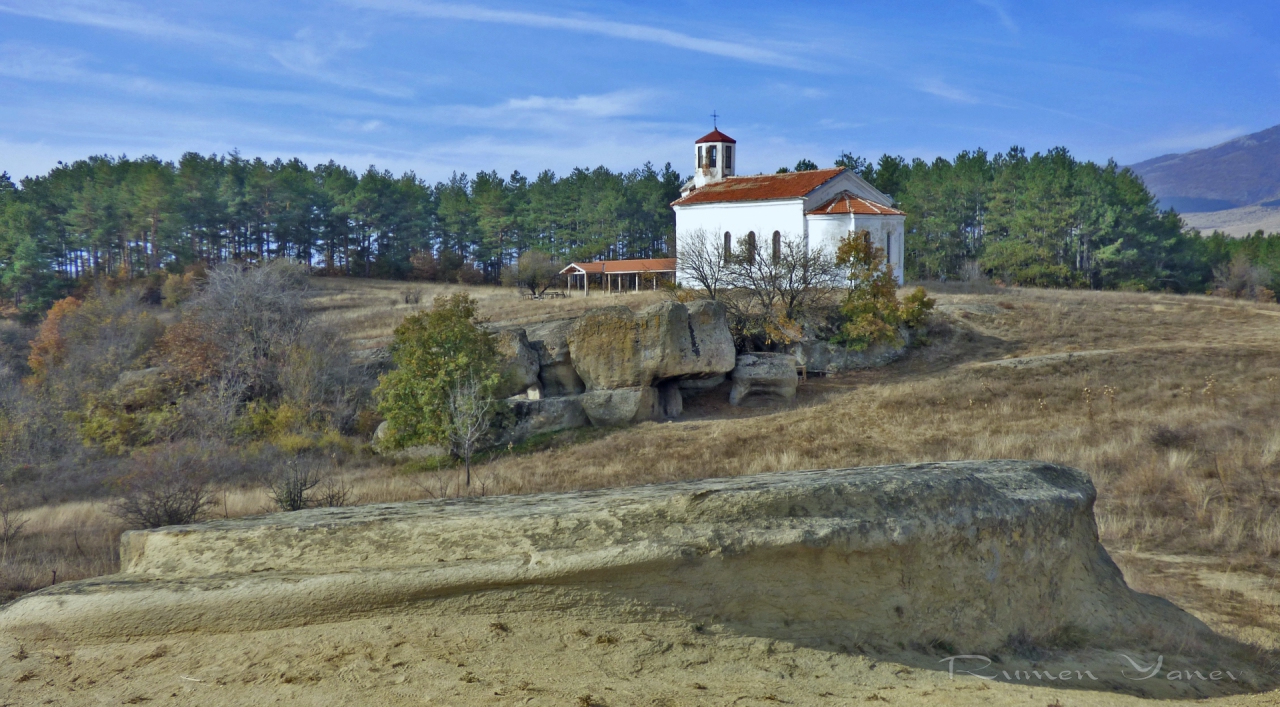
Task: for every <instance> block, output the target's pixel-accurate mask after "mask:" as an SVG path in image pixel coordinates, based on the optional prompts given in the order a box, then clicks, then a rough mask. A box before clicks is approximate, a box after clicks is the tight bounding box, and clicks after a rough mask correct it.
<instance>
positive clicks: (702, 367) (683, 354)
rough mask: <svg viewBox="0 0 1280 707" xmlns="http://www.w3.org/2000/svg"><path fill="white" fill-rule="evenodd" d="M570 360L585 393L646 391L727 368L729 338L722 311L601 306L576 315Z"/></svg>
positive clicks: (712, 306) (707, 304)
mask: <svg viewBox="0 0 1280 707" xmlns="http://www.w3.org/2000/svg"><path fill="white" fill-rule="evenodd" d="M568 343H569V352H570V357H571V358H572V360H573V366H574V369H575V370H576V371H577V372H578V376H579V377H581V378H582V380H583V382H584V383H586V386H587V389H588V390H606V389H614V388H633V387H644V386H651V385H653V384H654V383H655V382H658V381H660V380H668V379H678V378H685V377H691V378H698V377H707V376H714V375H717V374H721V373H727V372H728V371H730V370H732V369H733V365H734V348H733V338H732V336H731V335H730V333H729V327H728V324H727V323H726V322H725V312H724V307H723V306H721V305H720V304H719V303H717V302H712V301H699V302H695V303H692V304H691V305H689V306H687V307H686V306H685V305H683V304H680V303H679V302H663V303H661V304H656V305H653V306H652V307H648V308H646V309H643V310H641V311H640V312H632V311H631V310H630V309H627V308H626V307H622V306H617V307H603V308H601V309H597V310H593V311H590V312H587V313H586V314H584V315H582V316H581V317H579V318H578V319H577V321H575V322H574V325H573V328H572V329H571V330H570V331H569V333H568Z"/></svg>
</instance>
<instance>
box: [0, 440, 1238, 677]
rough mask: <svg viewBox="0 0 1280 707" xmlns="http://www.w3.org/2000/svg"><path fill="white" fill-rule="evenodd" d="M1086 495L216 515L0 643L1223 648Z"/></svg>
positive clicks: (666, 493) (1015, 481)
mask: <svg viewBox="0 0 1280 707" xmlns="http://www.w3.org/2000/svg"><path fill="white" fill-rule="evenodd" d="M1094 500H1095V491H1094V488H1093V485H1092V484H1091V483H1090V481H1089V478H1088V477H1087V476H1086V475H1085V474H1083V473H1081V472H1079V471H1076V470H1073V469H1068V468H1065V467H1060V466H1056V465H1052V464H1045V463H1039V462H1019V461H983V462H950V463H941V464H914V465H898V466H887V467H875V468H868V469H846V470H825V471H807V472H789V473H774V474H760V475H756V476H747V477H736V478H730V479H712V480H702V481H691V482H682V483H674V484H659V485H650V486H641V487H633V488H622V489H606V490H599V491H589V492H580V493H559V494H541V495H534V496H505V497H503V496H498V497H484V498H466V499H451V500H448V501H420V502H413V503H399V504H378V505H372V506H363V507H348V508H323V509H312V510H306V511H298V512H294V513H280V514H274V515H267V516H259V517H256V518H246V519H240V520H222V521H213V522H209V523H203V524H199V525H191V526H181V527H174V528H161V529H158V530H150V531H133V532H128V533H126V534H125V535H124V536H123V538H122V540H121V567H122V571H121V573H120V574H118V575H115V576H111V577H104V578H98V579H90V580H82V581H73V582H66V583H62V584H58V585H55V586H52V587H49V588H46V589H44V590H41V591H39V592H36V593H33V594H29V595H27V596H25V597H23V598H22V599H20V600H18V601H16V602H14V603H12V604H9V605H8V606H6V607H5V608H4V609H3V610H0V636H5V637H8V638H9V639H10V640H11V641H12V642H13V643H15V644H16V643H18V642H20V641H21V640H22V638H21V637H24V636H25V637H28V640H30V637H32V636H39V635H43V636H52V637H56V639H57V640H59V641H81V642H83V641H90V640H102V639H112V640H124V639H130V638H135V637H143V636H160V635H165V634H170V633H178V632H232V631H263V630H266V629H275V628H283V627H292V626H302V625H307V624H314V623H323V622H337V621H343V620H348V619H353V618H358V617H361V616H377V615H387V614H396V613H402V612H405V611H413V612H415V613H420V614H425V615H430V616H439V617H440V618H441V619H447V618H454V617H457V616H459V615H462V614H466V615H485V614H488V615H495V614H499V613H507V614H510V615H529V614H531V613H532V612H537V611H544V612H555V613H556V614H557V615H566V614H567V615H574V614H575V612H576V614H577V615H581V616H584V617H586V616H590V617H593V618H594V619H596V620H599V619H600V618H601V617H603V616H615V615H616V616H625V617H629V620H632V621H635V620H640V619H642V618H644V617H646V616H649V617H663V616H666V617H672V618H679V619H683V620H685V621H695V620H696V621H708V620H714V621H715V622H716V624H718V625H719V626H720V627H721V629H720V630H721V631H723V632H725V633H727V634H728V635H734V634H737V635H740V636H757V637H766V638H769V639H772V640H779V641H790V642H792V643H797V644H802V645H814V646H824V647H827V649H828V650H830V649H831V648H830V647H832V646H839V645H841V644H845V645H848V646H853V645H858V646H864V647H867V648H869V649H871V650H875V649H876V647H877V646H880V647H885V646H901V645H910V644H912V643H919V644H922V645H930V644H937V643H938V642H945V643H946V644H947V645H949V646H950V648H952V649H954V650H955V651H956V652H959V653H975V654H981V653H985V654H988V655H990V653H989V652H988V651H999V650H1001V649H1000V646H1002V645H1003V644H1004V643H1005V642H1006V641H1007V640H1008V639H1009V638H1010V637H1011V636H1018V635H1030V636H1044V635H1047V634H1050V633H1052V632H1053V631H1054V630H1056V629H1058V628H1060V627H1068V626H1069V627H1072V630H1073V631H1075V632H1084V633H1085V634H1086V635H1087V636H1088V637H1089V640H1090V642H1091V643H1094V644H1096V645H1102V646H1106V645H1114V644H1115V642H1118V641H1125V640H1129V637H1138V638H1135V639H1133V640H1135V641H1140V642H1144V643H1142V645H1144V646H1146V647H1147V648H1150V645H1151V644H1150V641H1151V640H1152V639H1151V638H1150V637H1151V636H1177V637H1178V638H1179V640H1186V641H1193V642H1194V641H1205V642H1206V643H1207V642H1209V641H1211V640H1213V639H1214V636H1213V635H1212V634H1211V633H1210V632H1209V631H1208V629H1207V628H1206V627H1205V626H1204V624H1202V623H1201V622H1200V621H1198V620H1196V619H1195V618H1193V617H1191V616H1190V615H1188V614H1186V613H1185V612H1183V611H1181V610H1179V609H1177V608H1176V607H1174V606H1173V605H1172V604H1170V603H1169V602H1167V601H1165V600H1163V599H1159V598H1156V597H1150V596H1146V595H1142V594H1138V593H1135V592H1133V591H1132V590H1130V589H1129V588H1128V587H1127V586H1126V585H1125V582H1124V578H1123V576H1122V575H1121V573H1120V571H1119V570H1118V569H1117V567H1116V566H1115V564H1113V563H1112V561H1111V559H1110V558H1109V557H1108V555H1107V553H1106V550H1105V549H1103V547H1102V545H1101V544H1100V543H1099V542H1098V534H1097V526H1096V525H1095V522H1094V518H1093V502H1094ZM519 612H528V613H527V614H520V613H519ZM686 625H687V624H686ZM1222 655H1226V653H1223V654H1222ZM930 665H935V666H936V664H935V663H932V662H931V663H930ZM935 669H939V670H943V671H944V672H945V667H943V668H936V667H935ZM1024 701H1025V699H1024Z"/></svg>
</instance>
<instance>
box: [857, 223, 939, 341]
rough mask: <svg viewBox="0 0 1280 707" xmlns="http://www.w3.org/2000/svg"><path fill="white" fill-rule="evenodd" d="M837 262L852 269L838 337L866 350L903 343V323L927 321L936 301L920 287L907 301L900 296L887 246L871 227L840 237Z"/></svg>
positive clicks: (911, 324) (916, 323)
mask: <svg viewBox="0 0 1280 707" xmlns="http://www.w3.org/2000/svg"><path fill="white" fill-rule="evenodd" d="M836 264H837V265H838V266H839V267H841V268H844V269H845V270H846V272H847V273H848V280H849V292H848V294H847V295H846V296H845V300H844V304H843V305H841V308H840V310H841V314H842V315H843V316H844V324H843V325H842V327H841V329H840V332H839V334H838V335H837V337H836V338H837V340H838V341H839V342H840V343H843V344H844V345H845V346H848V347H850V348H853V349H857V350H862V349H865V348H867V347H868V346H871V345H874V344H901V343H902V334H901V333H900V332H899V328H900V327H904V326H905V327H917V326H920V325H921V324H923V323H924V321H925V319H926V318H927V317H928V313H929V310H931V309H933V305H934V301H933V300H932V299H930V298H929V296H928V295H927V294H925V291H924V288H923V287H917V288H916V290H915V291H914V292H912V293H911V294H910V295H908V296H907V298H906V301H900V300H899V299H898V280H897V278H896V277H894V274H893V266H892V265H890V264H889V263H888V262H887V261H886V258H885V252H884V249H883V248H880V247H879V246H876V245H875V244H874V243H872V241H871V234H870V232H868V231H858V232H856V233H855V232H852V231H850V232H849V234H848V235H846V236H845V237H844V238H842V239H841V240H840V245H839V247H838V248H837V250H836Z"/></svg>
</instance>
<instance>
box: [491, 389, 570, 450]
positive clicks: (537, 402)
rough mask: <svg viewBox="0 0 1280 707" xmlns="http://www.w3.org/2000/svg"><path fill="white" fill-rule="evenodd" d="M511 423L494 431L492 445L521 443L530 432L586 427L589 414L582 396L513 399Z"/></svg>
mask: <svg viewBox="0 0 1280 707" xmlns="http://www.w3.org/2000/svg"><path fill="white" fill-rule="evenodd" d="M507 402H508V403H509V404H510V406H511V420H512V421H511V422H510V423H509V424H508V425H506V426H504V427H503V428H501V429H499V430H495V433H496V434H495V435H494V439H493V440H492V444H494V445H496V446H502V445H505V444H507V443H508V442H520V441H522V440H524V439H526V438H528V437H529V436H531V435H536V434H541V433H545V432H559V431H561V430H568V429H573V428H575V427H586V425H587V422H588V421H587V414H586V412H585V411H584V410H583V409H582V400H581V398H580V397H579V396H568V397H565V396H562V397H557V398H541V399H538V398H528V399H518V398H517V399H510V400H508V401H507Z"/></svg>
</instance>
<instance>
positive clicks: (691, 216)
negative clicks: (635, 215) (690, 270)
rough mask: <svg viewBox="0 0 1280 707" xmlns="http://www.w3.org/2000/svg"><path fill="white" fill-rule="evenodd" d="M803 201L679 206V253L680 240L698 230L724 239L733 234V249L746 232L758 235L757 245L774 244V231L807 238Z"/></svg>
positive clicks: (677, 220)
mask: <svg viewBox="0 0 1280 707" xmlns="http://www.w3.org/2000/svg"><path fill="white" fill-rule="evenodd" d="M802 204H803V201H802V200H801V199H786V200H781V199H779V200H776V201H744V202H730V203H720V204H696V205H693V206H677V207H675V212H676V250H679V249H680V237H681V236H682V235H684V234H687V233H692V232H694V231H697V230H699V229H702V230H703V231H706V233H707V234H708V235H710V236H715V237H716V238H723V237H724V233H725V231H728V232H729V233H730V234H732V235H733V244H734V248H737V247H738V245H739V243H741V242H742V241H744V240H745V239H746V237H747V233H748V232H750V231H755V232H756V246H757V247H761V246H762V245H763V244H767V243H770V242H771V239H772V238H773V232H774V231H780V232H781V233H782V235H783V236H784V237H786V238H801V239H803V238H804V237H805V217H804V208H803V206H802Z"/></svg>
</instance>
